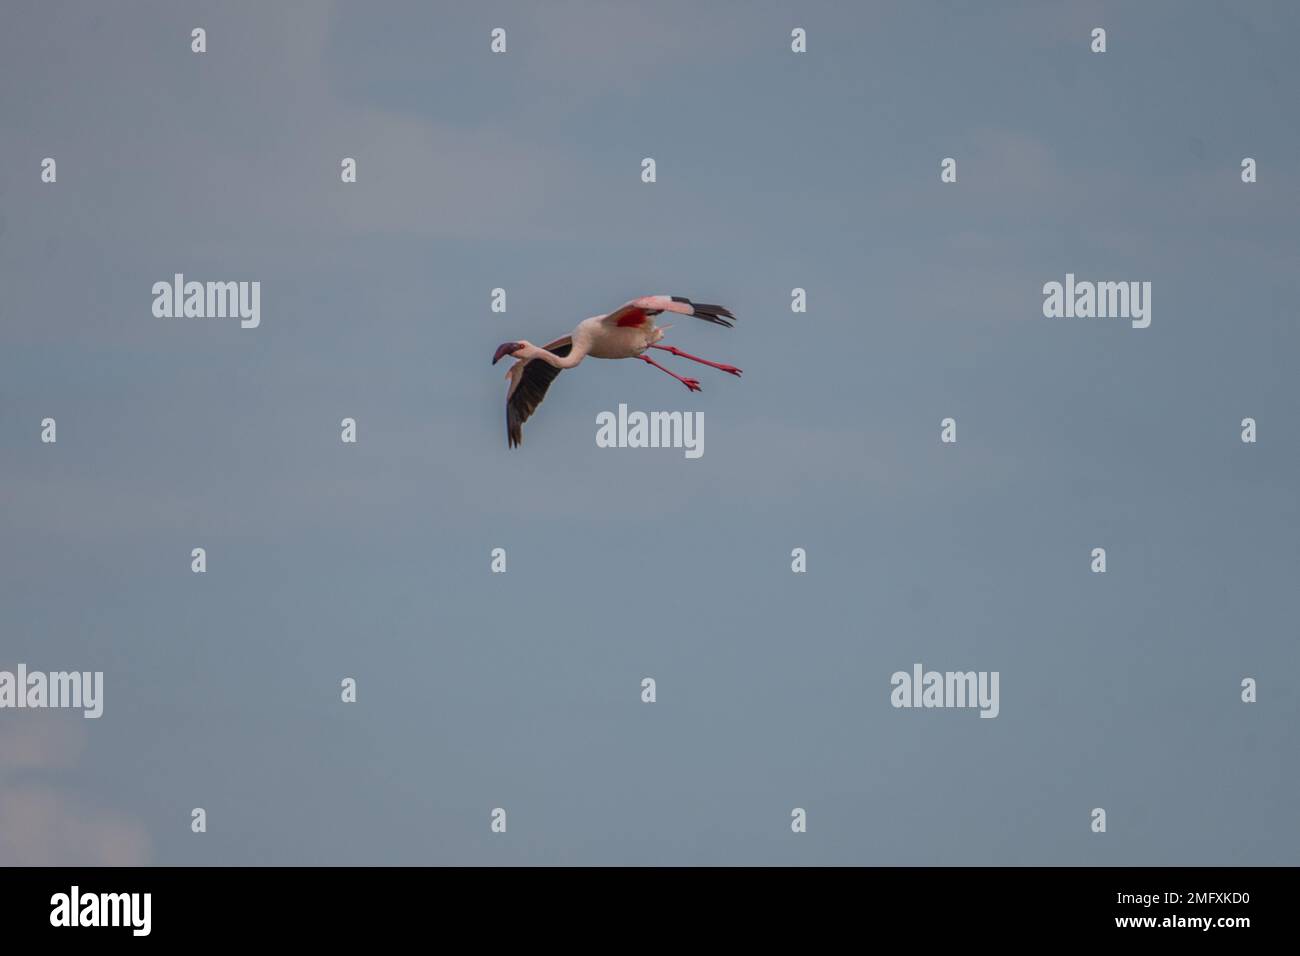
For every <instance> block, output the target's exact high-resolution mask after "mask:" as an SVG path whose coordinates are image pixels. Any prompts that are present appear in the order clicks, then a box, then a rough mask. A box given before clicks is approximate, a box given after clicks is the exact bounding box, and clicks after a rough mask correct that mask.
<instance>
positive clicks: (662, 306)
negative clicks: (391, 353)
mask: <svg viewBox="0 0 1300 956" xmlns="http://www.w3.org/2000/svg"><path fill="white" fill-rule="evenodd" d="M661 312H677V313H679V314H680V315H693V316H695V317H696V318H698V319H704V320H705V321H706V322H712V323H714V324H715V325H721V326H724V327H725V328H728V329H729V328H731V327H732V323H733V322H734V321H735V318H736V317H735V316H734V315H732V314H731V312H730V311H728V310H727V309H724V308H723V307H722V306H720V305H705V304H703V303H700V302H692V301H691V300H690V299H685V298H682V297H681V296H676V295H671V296H670V295H647V296H642V297H641V298H639V299H633V300H632V301H631V302H629V303H627V304H626V305H624V306H622V307H621V308H618V309H616V310H615V311H613V312H611V313H609V314H608V315H593V316H592V317H591V318H589V319H583V320H582V321H581V322H579V323H578V327H577V328H576V329H574V330H573V333H572V334H571V335H566V336H565V337H564V338H562V339H556V340H555V341H554V342H548V343H547V344H546V345H544V346H542V347H541V348H538V347H537V346H536V345H533V344H532V343H531V342H528V341H521V342H506V343H504V344H503V345H501V346H499V347H498V348H497V352H496V355H494V356H492V364H493V365H496V364H497V362H499V361H500V360H501V359H502V358H503V357H505V356H507V355H511V356H514V358H515V359H516V361H515V364H514V365H512V366H511V367H510V371H509V372H507V373H506V378H508V379H509V380H510V390H509V391H508V392H507V393H506V437H507V440H508V442H509V444H510V447H511V448H514V447H515V446H517V445H519V444H521V443H522V442H523V440H524V434H523V424H524V422H526V421H528V419H529V417H530V416H531V415H532V414H533V412H534V411H536V410H537V406H538V405H540V404H541V403H542V399H543V398H545V397H546V390H547V389H548V388H550V387H551V382H553V381H555V376H557V375H559V374H560V372H561V370H563V369H566V368H573V367H574V366H575V365H577V364H578V363H579V362H581V361H582V360H583V359H584V358H586V357H587V356H588V355H590V356H591V357H592V358H603V359H624V358H638V359H640V360H641V361H643V362H646V363H648V364H650V365H653V366H654V367H655V368H657V369H660V370H661V371H664V372H668V374H669V375H671V376H672V377H673V378H675V379H677V381H679V382H681V383H682V384H683V385H685V386H686V387H687V389H689V390H690V391H692V392H698V391H700V383H699V382H698V381H697V380H696V379H693V378H684V377H682V376H681V375H678V374H677V373H676V372H672V371H669V370H668V369H666V368H664V367H663V366H662V365H660V364H659V363H658V362H656V361H655V360H654V359H652V358H651V357H650V356H648V355H646V354H645V352H646V350H647V349H661V350H663V351H665V352H671V353H672V354H673V355H676V356H679V357H681V358H684V359H690V360H691V361H692V362H699V363H700V364H701V365H708V366H710V367H711V368H716V369H721V370H722V371H724V372H728V373H730V374H732V375H736V376H739V375H740V369H738V368H736V367H735V366H734V365H722V364H720V363H718V362H710V361H709V360H708V359H702V358H700V357H698V356H695V355H689V354H687V353H686V352H683V351H682V350H681V349H678V348H675V347H673V346H671V345H657V344H656V343H657V342H658V341H659V340H660V339H662V338H663V337H664V331H665V330H666V329H669V328H671V326H667V325H666V326H664V327H663V328H659V327H657V326H656V325H655V322H654V317H655V316H656V315H659V314H660V313H661Z"/></svg>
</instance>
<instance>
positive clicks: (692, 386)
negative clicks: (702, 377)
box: [682, 378, 704, 392]
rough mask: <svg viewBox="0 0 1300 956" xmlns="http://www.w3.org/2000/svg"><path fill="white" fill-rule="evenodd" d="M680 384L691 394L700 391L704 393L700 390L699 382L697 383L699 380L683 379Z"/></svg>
mask: <svg viewBox="0 0 1300 956" xmlns="http://www.w3.org/2000/svg"><path fill="white" fill-rule="evenodd" d="M682 384H683V385H685V386H686V389H687V391H691V392H702V391H704V389H702V388H700V382H699V379H695V378H684V379H682Z"/></svg>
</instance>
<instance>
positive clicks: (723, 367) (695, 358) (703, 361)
mask: <svg viewBox="0 0 1300 956" xmlns="http://www.w3.org/2000/svg"><path fill="white" fill-rule="evenodd" d="M650 347H651V348H652V349H663V350H664V351H665V352H672V353H673V354H674V355H676V356H678V357H680V358H684V359H690V360H691V361H692V362H699V363H700V364H701V365H708V366H710V367H711V368H716V369H721V370H722V371H724V372H730V373H731V374H732V375H736V376H739V375H740V369H738V368H736V366H734V365H720V364H719V363H717V362H710V361H709V360H708V359H702V358H700V357H699V356H698V355H691V354H690V353H689V352H683V351H682V350H681V349H679V348H676V347H675V346H672V345H652V346H650Z"/></svg>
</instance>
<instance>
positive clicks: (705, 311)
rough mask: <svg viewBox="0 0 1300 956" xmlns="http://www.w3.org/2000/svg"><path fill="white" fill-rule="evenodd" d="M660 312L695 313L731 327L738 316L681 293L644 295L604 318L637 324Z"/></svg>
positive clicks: (620, 323) (619, 323)
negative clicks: (693, 300)
mask: <svg viewBox="0 0 1300 956" xmlns="http://www.w3.org/2000/svg"><path fill="white" fill-rule="evenodd" d="M660 312H676V313H678V314H679V315H693V316H695V317H696V318H697V319H703V320H704V321H705V322H712V323H714V324H715V325H722V326H726V327H727V328H731V327H732V324H733V323H734V322H735V320H736V317H735V316H734V315H732V314H731V311H730V310H728V309H725V308H723V307H722V306H720V305H707V304H705V303H703V302H692V301H691V300H690V299H687V298H685V297H684V296H680V295H644V296H642V297H641V298H639V299H633V300H632V301H631V302H629V303H627V304H626V305H624V306H622V307H620V308H618V309H615V310H614V311H613V312H611V313H610V314H609V315H607V316H605V318H604V319H603V320H602V321H603V322H604V323H606V324H607V325H615V326H628V325H632V326H636V325H641V324H643V323H644V322H645V321H646V319H647V318H649V317H651V316H656V315H658V314H659V313H660Z"/></svg>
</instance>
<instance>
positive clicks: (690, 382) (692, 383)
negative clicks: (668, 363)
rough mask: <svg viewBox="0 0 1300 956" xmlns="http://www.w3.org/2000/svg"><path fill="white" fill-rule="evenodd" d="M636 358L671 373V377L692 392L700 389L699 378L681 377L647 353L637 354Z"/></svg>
mask: <svg viewBox="0 0 1300 956" xmlns="http://www.w3.org/2000/svg"><path fill="white" fill-rule="evenodd" d="M637 358H639V359H640V360H641V361H643V362H648V363H650V364H651V365H653V366H654V367H655V368H657V369H659V370H660V371H661V372H668V374H669V375H671V376H672V377H673V378H675V379H677V381H679V382H681V383H682V384H683V385H685V386H686V387H687V388H688V389H690V390H691V391H692V392H698V391H701V388H700V383H699V380H698V379H694V378H682V377H681V376H680V375H678V374H677V373H676V372H673V371H670V370H669V369H666V368H664V367H663V366H662V365H660V364H659V363H658V362H656V361H655V360H654V359H652V358H651V357H650V356H648V355H638V356H637Z"/></svg>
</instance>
